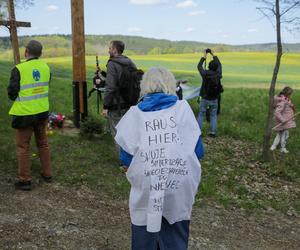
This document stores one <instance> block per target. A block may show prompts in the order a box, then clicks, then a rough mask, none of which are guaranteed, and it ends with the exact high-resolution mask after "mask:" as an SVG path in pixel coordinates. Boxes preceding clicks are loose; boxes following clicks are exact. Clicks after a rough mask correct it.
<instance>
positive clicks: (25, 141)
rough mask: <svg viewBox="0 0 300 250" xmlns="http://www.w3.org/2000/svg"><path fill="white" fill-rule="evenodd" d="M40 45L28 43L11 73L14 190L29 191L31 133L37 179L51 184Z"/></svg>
mask: <svg viewBox="0 0 300 250" xmlns="http://www.w3.org/2000/svg"><path fill="white" fill-rule="evenodd" d="M42 48H43V47H42V45H41V43H40V42H38V41H35V40H31V41H30V42H29V43H28V44H27V46H26V49H25V57H26V59H27V60H26V61H25V62H23V63H20V64H17V65H16V67H15V68H13V69H12V71H11V77H10V82H9V86H8V88H7V92H8V97H9V98H10V99H11V100H13V101H14V102H13V105H12V107H11V109H10V111H9V114H10V115H12V127H13V128H15V129H16V146H17V159H18V175H19V180H18V181H17V182H16V183H15V187H16V189H20V190H31V174H30V168H31V166H30V165H31V163H30V153H29V147H30V140H31V136H32V134H33V133H34V135H35V141H36V145H37V148H38V151H39V157H40V162H41V165H42V171H41V177H42V179H44V180H45V181H46V182H51V181H52V169H51V160H50V151H49V146H48V139H47V134H46V129H47V123H48V111H49V100H48V89H49V82H50V78H51V74H50V69H49V67H48V65H47V64H46V63H45V62H43V61H42V60H40V59H39V57H40V56H41V54H42Z"/></svg>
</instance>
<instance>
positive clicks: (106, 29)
mask: <svg viewBox="0 0 300 250" xmlns="http://www.w3.org/2000/svg"><path fill="white" fill-rule="evenodd" d="M34 3H35V4H34V6H32V7H30V8H27V9H25V10H19V9H18V10H16V18H17V20H19V21H29V22H31V25H32V27H31V28H20V29H19V30H18V34H19V35H32V34H57V33H58V34H70V33H71V13H70V0H34ZM84 3H85V33H86V34H121V35H135V36H143V37H151V38H163V39H170V40H190V41H199V42H212V43H226V44H251V43H268V42H275V41H276V34H275V30H274V28H273V27H272V25H271V23H270V22H269V21H268V20H267V19H266V18H263V17H262V15H261V14H260V13H259V11H258V10H257V9H256V3H255V2H254V1H253V0H85V1H84ZM298 16H300V13H299V15H298ZM7 35H8V31H7V30H6V29H5V28H4V27H1V29H0V36H7ZM283 42H289V43H296V42H300V34H299V33H298V34H290V33H288V32H286V31H283Z"/></svg>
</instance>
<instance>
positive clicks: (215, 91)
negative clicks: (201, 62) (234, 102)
mask: <svg viewBox="0 0 300 250" xmlns="http://www.w3.org/2000/svg"><path fill="white" fill-rule="evenodd" d="M222 92H223V87H222V85H221V83H220V78H219V76H217V75H211V76H207V77H206V79H205V95H206V97H207V98H209V99H216V98H218V97H219V95H220V94H221V93H222Z"/></svg>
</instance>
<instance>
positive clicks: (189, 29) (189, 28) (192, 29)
mask: <svg viewBox="0 0 300 250" xmlns="http://www.w3.org/2000/svg"><path fill="white" fill-rule="evenodd" d="M193 31H195V28H193V27H188V28H186V29H185V32H187V33H189V32H193Z"/></svg>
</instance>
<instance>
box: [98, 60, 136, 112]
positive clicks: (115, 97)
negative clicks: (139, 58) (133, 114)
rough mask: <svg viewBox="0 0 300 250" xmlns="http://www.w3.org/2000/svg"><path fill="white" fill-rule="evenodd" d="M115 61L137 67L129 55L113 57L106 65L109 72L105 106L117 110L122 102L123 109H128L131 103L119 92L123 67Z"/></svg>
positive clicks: (107, 74)
mask: <svg viewBox="0 0 300 250" xmlns="http://www.w3.org/2000/svg"><path fill="white" fill-rule="evenodd" d="M114 61H117V62H120V63H121V64H124V65H129V66H131V67H134V68H136V66H135V64H134V63H133V62H132V61H131V60H130V59H129V58H128V57H126V56H123V55H119V56H115V57H112V58H111V59H110V60H109V61H108V63H107V65H106V67H107V72H106V80H105V92H104V102H103V108H104V109H108V110H117V109H118V103H120V108H121V109H127V108H129V107H130V105H129V104H128V103H126V102H125V101H124V99H123V98H122V97H121V96H120V95H119V93H118V86H119V84H120V77H121V73H122V70H123V67H122V66H121V65H120V64H118V63H116V62H114Z"/></svg>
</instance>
